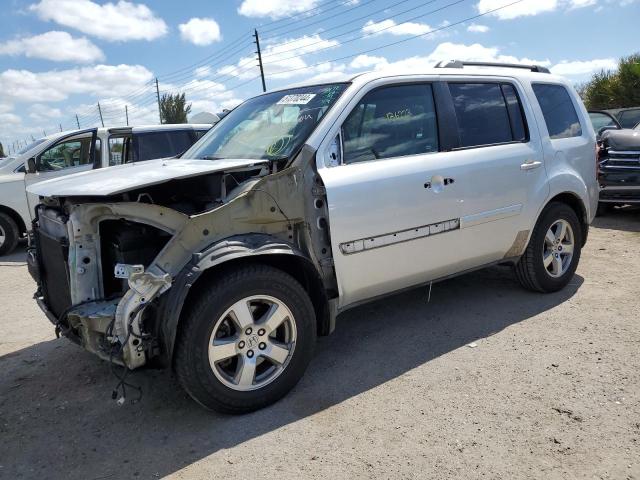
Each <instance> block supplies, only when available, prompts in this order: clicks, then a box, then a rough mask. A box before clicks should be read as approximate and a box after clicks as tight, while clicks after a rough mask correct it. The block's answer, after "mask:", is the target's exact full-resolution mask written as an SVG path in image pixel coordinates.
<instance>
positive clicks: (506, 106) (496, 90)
mask: <svg viewBox="0 0 640 480" xmlns="http://www.w3.org/2000/svg"><path fill="white" fill-rule="evenodd" d="M446 91H447V92H448V93H449V95H450V96H451V104H452V106H453V116H454V122H455V125H456V126H457V128H456V130H457V135H458V142H459V143H458V146H457V147H455V148H454V149H453V150H452V151H451V152H449V153H448V156H449V161H450V162H452V163H454V164H461V165H465V166H466V168H465V169H464V171H463V175H462V177H461V178H460V179H459V180H460V181H457V180H458V179H456V186H457V188H459V189H460V190H459V195H460V210H461V211H460V235H461V239H462V241H464V242H465V244H466V245H467V248H468V249H469V250H470V252H471V253H470V255H472V258H470V259H469V262H468V266H469V267H470V268H472V267H476V266H481V265H484V264H488V263H491V262H495V261H498V260H500V259H502V258H505V257H512V256H517V255H519V254H520V253H521V250H522V249H523V248H524V247H525V246H526V241H527V239H528V234H529V229H530V228H531V219H532V218H535V216H536V214H537V211H538V207H539V205H540V204H541V202H542V201H544V199H545V198H546V196H547V194H548V185H547V181H546V179H547V176H546V172H545V168H544V156H543V148H542V144H541V141H540V135H539V133H538V129H537V125H536V122H535V120H534V118H535V117H534V115H533V111H532V109H531V107H530V105H529V104H528V103H526V102H523V101H522V99H523V98H526V97H525V95H524V91H523V90H522V87H521V86H520V85H519V84H518V83H517V82H515V81H513V80H511V79H504V80H501V79H486V80H481V79H476V78H473V79H469V80H459V81H455V82H453V81H452V82H448V83H447V89H446Z"/></svg>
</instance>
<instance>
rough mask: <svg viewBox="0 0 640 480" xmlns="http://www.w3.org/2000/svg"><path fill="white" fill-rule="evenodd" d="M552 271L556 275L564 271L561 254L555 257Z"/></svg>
mask: <svg viewBox="0 0 640 480" xmlns="http://www.w3.org/2000/svg"><path fill="white" fill-rule="evenodd" d="M552 271H553V274H554V275H560V274H561V273H562V260H561V259H560V256H558V257H556V256H554V257H553V266H552Z"/></svg>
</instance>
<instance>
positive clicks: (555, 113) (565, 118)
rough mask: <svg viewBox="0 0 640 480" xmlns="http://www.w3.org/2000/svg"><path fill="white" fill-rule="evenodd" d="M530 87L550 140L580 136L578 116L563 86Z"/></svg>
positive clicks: (543, 85) (538, 84)
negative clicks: (538, 105)
mask: <svg viewBox="0 0 640 480" xmlns="http://www.w3.org/2000/svg"><path fill="white" fill-rule="evenodd" d="M531 86H532V87H533V92H534V93H535V95H536V98H537V99H538V103H539V104H540V109H541V110H542V115H543V116H544V121H545V123H546V124H547V130H548V131H549V137H550V138H552V139H558V138H570V137H579V136H580V135H582V126H581V125H580V120H578V114H577V113H576V109H575V107H574V106H573V102H572V101H571V96H570V95H569V92H568V91H567V89H566V88H565V87H564V86H562V85H551V84H546V83H534V84H532V85H531Z"/></svg>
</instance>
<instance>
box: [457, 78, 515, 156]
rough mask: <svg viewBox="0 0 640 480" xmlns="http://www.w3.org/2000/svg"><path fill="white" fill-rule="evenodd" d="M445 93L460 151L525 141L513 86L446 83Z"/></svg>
mask: <svg viewBox="0 0 640 480" xmlns="http://www.w3.org/2000/svg"><path fill="white" fill-rule="evenodd" d="M449 91H450V92H451V98H452V100H453V106H454V109H455V112H456V119H457V121H458V133H459V135H460V146H461V147H462V148H466V147H477V146H483V145H495V144H500V143H509V142H522V141H525V140H526V128H525V124H524V119H523V115H522V109H521V107H520V103H519V100H518V97H517V94H516V92H515V89H514V88H513V86H511V85H509V84H502V85H501V84H499V83H450V84H449Z"/></svg>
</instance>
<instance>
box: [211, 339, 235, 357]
mask: <svg viewBox="0 0 640 480" xmlns="http://www.w3.org/2000/svg"><path fill="white" fill-rule="evenodd" d="M209 350H210V351H211V352H210V355H209V358H211V359H213V361H214V362H219V361H221V360H226V359H227V358H231V357H235V356H236V355H237V354H238V352H237V351H236V342H235V340H215V341H214V342H213V345H211V346H210V347H209Z"/></svg>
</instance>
